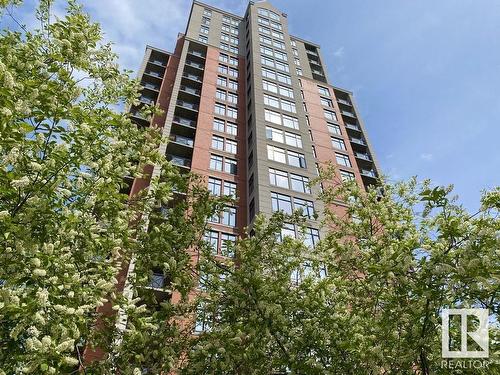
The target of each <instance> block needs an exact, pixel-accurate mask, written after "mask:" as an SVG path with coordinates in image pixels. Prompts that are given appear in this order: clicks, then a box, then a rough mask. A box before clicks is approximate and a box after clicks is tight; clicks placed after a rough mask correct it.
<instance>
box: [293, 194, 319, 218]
mask: <svg viewBox="0 0 500 375" xmlns="http://www.w3.org/2000/svg"><path fill="white" fill-rule="evenodd" d="M293 208H294V210H299V211H302V214H303V215H304V216H307V217H308V218H309V219H312V218H313V217H314V203H313V202H311V201H308V200H305V199H300V198H293Z"/></svg>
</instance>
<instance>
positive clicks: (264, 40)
mask: <svg viewBox="0 0 500 375" xmlns="http://www.w3.org/2000/svg"><path fill="white" fill-rule="evenodd" d="M259 41H260V42H262V43H265V44H269V45H270V46H271V45H272V44H273V40H272V39H271V38H269V37H267V36H264V35H259ZM271 55H272V50H271Z"/></svg>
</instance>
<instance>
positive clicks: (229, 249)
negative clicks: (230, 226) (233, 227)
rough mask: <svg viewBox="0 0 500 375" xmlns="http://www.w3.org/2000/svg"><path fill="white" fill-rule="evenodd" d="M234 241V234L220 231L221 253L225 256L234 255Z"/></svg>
mask: <svg viewBox="0 0 500 375" xmlns="http://www.w3.org/2000/svg"><path fill="white" fill-rule="evenodd" d="M235 242H236V236H235V235H234V234H229V233H221V246H220V251H221V255H222V256H225V257H231V258H232V257H234V250H233V246H234V243H235Z"/></svg>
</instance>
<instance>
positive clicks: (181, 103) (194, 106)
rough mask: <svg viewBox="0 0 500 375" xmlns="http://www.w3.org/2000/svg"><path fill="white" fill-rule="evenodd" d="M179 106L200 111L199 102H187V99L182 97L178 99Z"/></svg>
mask: <svg viewBox="0 0 500 375" xmlns="http://www.w3.org/2000/svg"><path fill="white" fill-rule="evenodd" d="M177 106H178V107H182V108H185V109H189V110H191V111H196V112H198V108H199V105H198V104H194V103H191V102H187V101H185V100H182V99H177Z"/></svg>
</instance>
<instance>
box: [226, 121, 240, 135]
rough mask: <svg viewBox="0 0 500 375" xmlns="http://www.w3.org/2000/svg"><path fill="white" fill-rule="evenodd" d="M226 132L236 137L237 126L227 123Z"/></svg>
mask: <svg viewBox="0 0 500 375" xmlns="http://www.w3.org/2000/svg"><path fill="white" fill-rule="evenodd" d="M226 132H227V133H228V134H231V135H237V132H238V126H237V125H236V124H233V123H232V122H228V123H227V124H226Z"/></svg>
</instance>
